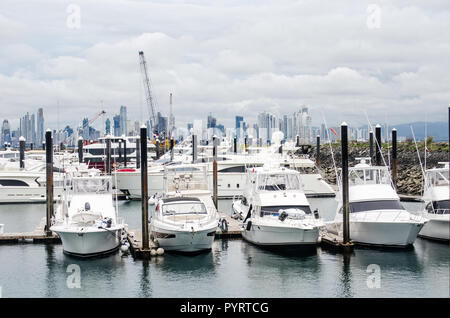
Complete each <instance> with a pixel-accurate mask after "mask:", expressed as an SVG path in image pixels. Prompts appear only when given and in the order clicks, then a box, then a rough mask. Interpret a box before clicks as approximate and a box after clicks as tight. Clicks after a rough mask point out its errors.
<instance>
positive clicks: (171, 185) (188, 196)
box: [150, 164, 218, 252]
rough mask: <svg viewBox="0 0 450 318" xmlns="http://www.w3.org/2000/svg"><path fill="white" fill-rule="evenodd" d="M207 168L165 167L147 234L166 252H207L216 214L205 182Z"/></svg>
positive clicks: (204, 166)
mask: <svg viewBox="0 0 450 318" xmlns="http://www.w3.org/2000/svg"><path fill="white" fill-rule="evenodd" d="M206 169H207V167H206V165H198V164H197V165H180V166H176V167H165V171H164V184H165V186H164V187H165V191H164V194H163V195H162V196H160V197H159V198H157V199H156V200H155V205H156V207H155V210H154V212H153V213H152V215H151V222H150V233H151V238H152V239H153V240H154V241H155V242H156V244H157V245H158V246H160V247H162V248H164V250H166V251H177V252H200V251H204V250H210V249H211V246H212V243H213V241H214V236H215V233H216V230H217V226H218V214H217V210H216V207H215V206H214V203H213V201H212V199H211V192H210V191H209V189H208V183H207V181H206Z"/></svg>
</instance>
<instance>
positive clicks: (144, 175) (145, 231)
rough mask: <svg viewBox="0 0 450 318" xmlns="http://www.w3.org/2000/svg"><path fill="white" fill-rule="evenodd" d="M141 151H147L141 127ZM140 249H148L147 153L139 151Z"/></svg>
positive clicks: (145, 139)
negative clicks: (140, 198)
mask: <svg viewBox="0 0 450 318" xmlns="http://www.w3.org/2000/svg"><path fill="white" fill-rule="evenodd" d="M141 149H147V128H145V126H143V127H141ZM141 164H142V166H141V197H142V201H141V203H142V220H141V221H142V248H143V249H144V250H148V249H149V235H148V181H147V179H148V175H147V151H145V150H143V151H141Z"/></svg>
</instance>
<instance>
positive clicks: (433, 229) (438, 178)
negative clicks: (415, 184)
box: [419, 162, 450, 241]
mask: <svg viewBox="0 0 450 318" xmlns="http://www.w3.org/2000/svg"><path fill="white" fill-rule="evenodd" d="M439 164H441V165H443V167H441V168H434V169H427V170H426V171H425V187H424V192H423V201H424V202H425V211H424V212H423V214H422V215H423V216H424V217H425V218H427V219H428V223H427V224H425V226H424V227H423V228H422V230H421V231H420V233H419V236H421V237H425V238H429V239H436V240H446V241H448V240H449V236H450V235H449V234H450V205H449V196H450V189H449V163H448V162H445V163H444V162H440V163H439Z"/></svg>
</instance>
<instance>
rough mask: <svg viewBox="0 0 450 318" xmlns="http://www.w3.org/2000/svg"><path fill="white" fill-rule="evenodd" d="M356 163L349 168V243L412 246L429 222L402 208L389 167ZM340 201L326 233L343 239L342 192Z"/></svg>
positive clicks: (364, 161)
mask: <svg viewBox="0 0 450 318" xmlns="http://www.w3.org/2000/svg"><path fill="white" fill-rule="evenodd" d="M357 160H360V162H359V163H358V164H356V165H355V166H354V167H350V168H349V190H348V191H349V222H350V223H349V224H350V239H351V240H353V241H354V242H355V243H358V244H364V245H379V246H393V247H406V246H409V245H412V244H413V243H414V241H415V240H416V238H417V235H418V233H419V231H420V230H421V229H422V227H423V226H424V224H425V223H426V222H427V219H425V218H423V217H421V216H417V215H415V214H413V213H410V212H408V211H407V210H406V209H405V208H404V207H403V205H402V204H401V203H400V198H399V196H398V194H397V192H396V191H395V189H394V186H393V184H392V180H391V176H390V172H389V169H388V167H386V166H372V165H370V158H357ZM340 180H342V178H340ZM339 182H341V181H339ZM340 189H342V186H340ZM337 199H338V206H337V211H336V216H335V219H334V221H332V222H329V223H327V230H328V231H330V232H332V233H335V234H337V235H339V236H342V222H343V215H342V193H341V192H340V194H339V195H338V196H337Z"/></svg>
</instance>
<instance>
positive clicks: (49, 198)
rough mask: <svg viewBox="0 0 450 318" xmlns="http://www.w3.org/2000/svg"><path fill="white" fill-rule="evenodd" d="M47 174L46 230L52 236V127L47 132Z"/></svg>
mask: <svg viewBox="0 0 450 318" xmlns="http://www.w3.org/2000/svg"><path fill="white" fill-rule="evenodd" d="M45 145H46V149H45V174H46V179H47V180H46V182H47V184H46V192H47V196H46V204H47V215H46V217H47V218H46V221H47V222H46V225H45V232H46V234H47V236H51V235H52V232H51V231H50V226H51V219H52V216H53V208H54V206H53V141H52V132H51V130H50V129H47V131H46V132H45Z"/></svg>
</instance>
